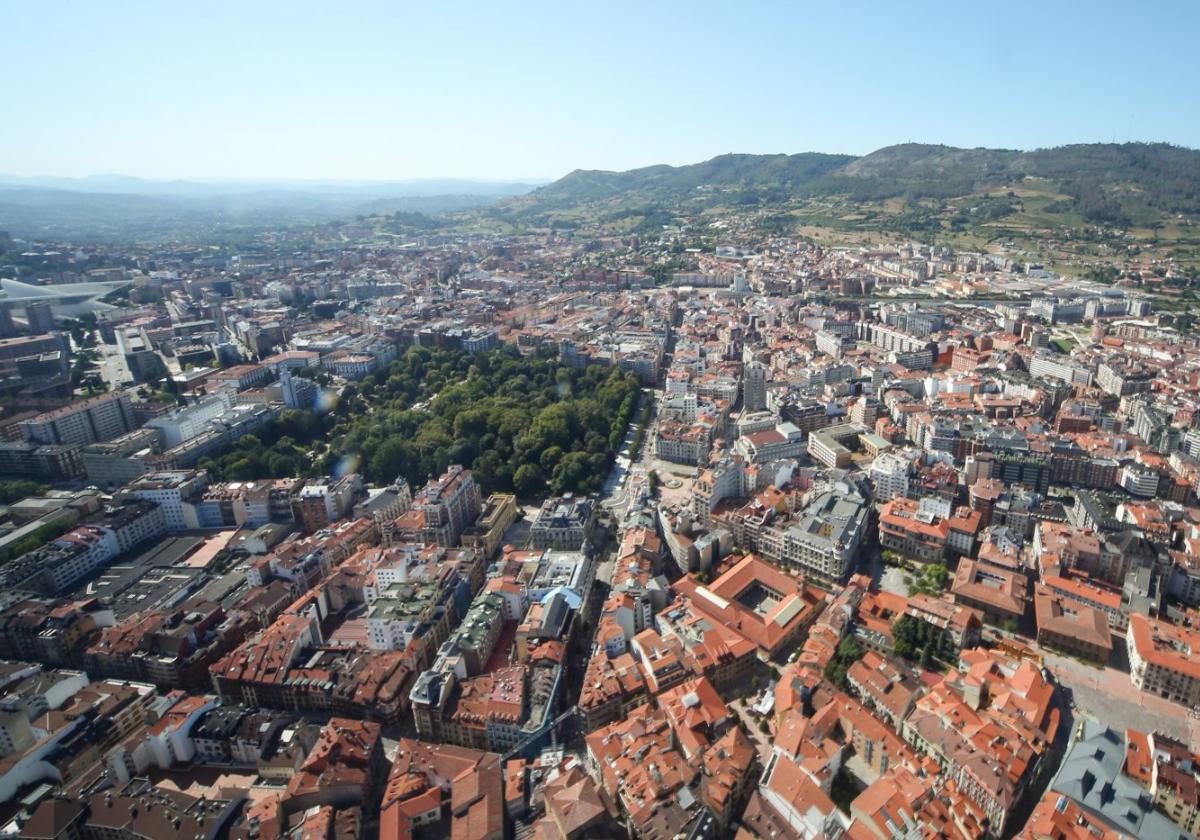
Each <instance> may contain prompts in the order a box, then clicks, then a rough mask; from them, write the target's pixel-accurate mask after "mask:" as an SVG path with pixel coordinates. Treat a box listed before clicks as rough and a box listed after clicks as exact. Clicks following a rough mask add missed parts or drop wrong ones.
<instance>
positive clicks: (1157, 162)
mask: <svg viewBox="0 0 1200 840" xmlns="http://www.w3.org/2000/svg"><path fill="white" fill-rule="evenodd" d="M1026 177H1034V178H1042V179H1046V180H1049V181H1053V182H1055V183H1056V185H1057V187H1058V189H1059V190H1060V191H1061V192H1062V193H1063V194H1065V196H1066V197H1067V200H1066V202H1065V203H1064V206H1063V207H1062V208H1061V209H1063V210H1068V209H1069V210H1073V211H1075V212H1078V213H1079V215H1080V216H1081V217H1082V218H1083V219H1085V220H1091V221H1108V222H1114V223H1123V222H1131V221H1139V220H1144V219H1146V218H1147V217H1149V216H1153V215H1155V214H1162V213H1184V214H1189V215H1194V214H1200V151H1196V150H1194V149H1186V148H1181V147H1178V146H1171V145H1168V144H1165V143H1122V144H1111V143H1091V144H1080V145H1072V146H1061V147H1058V148H1053V149H1038V150H1035V151H1030V152H1022V151H1013V150H1007V149H957V148H953V147H951V146H935V145H924V144H918V143H907V144H904V145H899V146H888V147H887V148H883V149H879V150H878V151H875V152H872V153H870V154H868V155H865V156H863V157H854V156H851V155H830V154H816V153H804V154H795V155H743V154H728V155H721V156H720V157H715V158H713V159H712V160H708V161H705V162H703V163H697V164H691V165H688V166H678V167H675V166H649V167H645V168H643V169H633V170H630V171H628V172H605V171H597V170H576V171H574V172H572V173H570V174H569V175H566V176H565V177H563V178H560V179H559V180H557V181H554V182H553V183H551V184H547V185H546V186H544V187H539V188H538V189H536V190H533V191H532V192H530V193H527V194H525V195H522V196H519V197H515V198H511V199H507V200H505V201H504V202H503V204H502V207H503V208H504V209H505V210H507V211H508V212H509V213H511V214H513V215H514V216H516V217H520V218H525V219H536V218H538V217H539V216H546V215H551V216H552V215H554V212H555V211H561V210H564V209H567V208H571V209H573V210H575V211H578V210H579V209H580V208H586V207H588V206H593V207H596V208H598V209H607V210H608V211H610V212H611V211H612V209H613V205H615V204H619V203H625V204H630V203H633V204H642V205H665V206H670V205H673V204H677V203H679V202H688V203H690V204H691V205H694V206H696V207H699V208H703V207H706V206H716V205H734V206H736V205H742V206H754V205H772V204H781V203H784V202H787V201H789V200H792V199H797V198H811V197H818V196H844V197H846V198H849V199H852V200H860V201H872V200H882V199H887V198H892V197H897V196H904V197H908V198H915V199H921V198H942V199H947V198H954V197H958V196H967V195H972V194H976V193H979V192H981V191H985V190H988V189H991V190H995V189H998V188H1004V187H1007V186H1011V185H1016V184H1018V183H1019V182H1021V181H1022V180H1023V179H1025V178H1026Z"/></svg>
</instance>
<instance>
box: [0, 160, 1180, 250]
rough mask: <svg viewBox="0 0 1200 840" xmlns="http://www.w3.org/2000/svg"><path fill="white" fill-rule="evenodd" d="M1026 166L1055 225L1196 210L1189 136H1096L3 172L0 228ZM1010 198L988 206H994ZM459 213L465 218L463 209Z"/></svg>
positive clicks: (615, 204)
mask: <svg viewBox="0 0 1200 840" xmlns="http://www.w3.org/2000/svg"><path fill="white" fill-rule="evenodd" d="M1029 178H1034V179H1038V183H1037V185H1036V186H1037V188H1038V189H1039V190H1041V195H1042V197H1043V198H1042V203H1041V205H1039V208H1038V209H1039V212H1042V214H1043V215H1042V217H1041V219H1042V221H1043V222H1044V221H1045V220H1052V222H1050V223H1052V224H1056V225H1057V224H1062V225H1068V226H1070V225H1078V224H1081V223H1084V222H1109V223H1113V224H1139V225H1157V224H1159V223H1160V222H1161V221H1162V220H1163V218H1164V217H1165V216H1168V215H1171V214H1182V215H1186V216H1191V217H1200V151H1197V150H1194V149H1187V148H1182V147H1179V146H1171V145H1168V144H1165V143H1122V144H1114V143H1091V144H1079V145H1071V146H1060V147H1058V148H1053V149H1037V150H1035V151H1028V152H1023V151H1015V150H1009V149H958V148H953V147H951V146H935V145H924V144H917V143H907V144H904V145H899V146H888V147H887V148H883V149H879V150H878V151H875V152H872V153H870V154H868V155H864V156H862V157H855V156H853V155H835V154H820V153H814V152H807V153H803V154H794V155H783V154H779V155H746V154H727V155H721V156H719V157H715V158H713V159H712V160H708V161H704V162H703V163H696V164H691V165H687V166H666V165H661V166H648V167H645V168H642V169H633V170H629V171H627V172H607V171H599V170H576V171H574V172H571V173H570V174H568V175H566V176H564V177H562V178H560V179H559V180H557V181H554V182H552V183H549V184H544V185H541V186H538V185H535V184H530V183H521V182H508V181H467V180H452V179H429V180H416V181H380V182H363V181H355V182H349V181H265V180H263V181H200V180H191V181H187V180H182V181H150V180H143V179H140V178H131V177H127V176H122V175H97V176H92V177H88V178H50V177H42V178H20V177H16V176H10V175H0V230H7V231H9V232H10V233H12V234H14V235H16V236H21V237H43V238H62V239H73V238H78V239H128V238H148V237H156V236H159V237H161V236H170V237H180V236H183V237H197V236H199V237H202V236H204V235H207V234H211V233H213V232H214V231H216V232H221V231H229V230H235V231H236V230H241V229H252V228H256V227H263V226H271V225H286V224H303V223H308V222H319V221H329V220H331V219H345V218H350V217H354V216H357V215H368V214H372V213H404V214H414V213H420V214H426V215H429V214H438V213H445V212H454V211H462V210H475V209H478V210H479V211H480V212H483V213H485V214H487V215H489V216H493V217H498V218H500V219H503V220H507V221H510V222H513V223H519V224H523V225H530V224H532V225H542V224H555V225H563V226H570V225H576V226H577V225H579V224H580V223H581V222H583V221H585V220H586V219H588V218H589V217H590V218H592V219H595V220H599V221H617V222H619V221H620V220H621V219H623V218H632V217H634V216H636V217H637V218H639V219H641V220H642V221H641V223H640V224H641V225H642V228H643V229H646V230H657V229H660V227H659V226H660V225H661V224H664V223H667V222H669V221H670V219H671V218H672V216H673V215H683V214H688V213H693V212H702V211H704V210H707V209H710V208H720V207H725V208H732V209H754V208H773V207H780V208H782V207H786V206H788V205H794V204H795V203H796V202H803V201H806V200H818V201H819V200H825V199H832V200H835V201H838V202H841V203H842V204H850V205H856V204H858V205H869V204H870V203H872V202H882V201H884V200H886V199H891V198H897V197H900V198H904V199H906V200H907V201H908V203H909V204H910V206H911V204H912V203H913V202H921V201H925V200H930V199H931V200H934V201H942V202H948V201H951V200H953V199H956V198H960V197H966V196H980V195H982V194H984V193H992V194H995V193H996V191H1001V192H1003V191H1006V190H1012V189H1021V188H1022V187H1023V186H1024V187H1030V182H1029V181H1028V179H1029ZM1048 196H1050V197H1048ZM1014 200H1016V199H1014ZM975 203H976V202H974V201H973V202H972V204H975ZM1010 211H1011V208H1008V207H992V208H989V212H992V213H995V214H1000V213H1006V212H1010ZM839 212H846V211H845V210H842V211H839ZM414 218H415V221H417V222H419V223H421V224H422V225H425V226H434V225H435V223H432V222H430V221H429V220H427V219H421V218H420V217H414ZM457 221H458V223H460V224H470V217H466V218H461V217H460V218H459V219H458V220H457Z"/></svg>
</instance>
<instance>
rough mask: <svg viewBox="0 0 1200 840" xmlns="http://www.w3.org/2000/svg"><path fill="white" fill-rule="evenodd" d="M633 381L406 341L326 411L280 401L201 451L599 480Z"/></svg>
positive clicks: (590, 487)
mask: <svg viewBox="0 0 1200 840" xmlns="http://www.w3.org/2000/svg"><path fill="white" fill-rule="evenodd" d="M639 390H640V386H639V384H638V380H637V378H636V377H635V376H634V375H633V374H630V373H627V372H625V371H621V370H619V369H616V368H609V367H589V368H587V369H584V370H576V369H573V368H569V367H566V366H564V365H561V364H559V363H558V362H557V361H554V360H551V359H548V358H540V357H522V356H520V355H519V354H518V353H517V352H516V351H515V350H512V349H511V348H505V349H500V350H493V351H491V352H488V353H474V354H473V353H466V352H462V351H455V350H440V349H430V348H426V347H414V348H411V349H409V350H408V351H407V352H406V353H405V354H404V355H403V356H401V357H400V358H399V359H397V360H396V361H394V362H392V364H391V365H389V366H388V367H387V368H386V369H385V370H380V371H377V372H375V373H373V374H371V375H370V376H368V377H366V378H365V379H364V380H363V381H362V382H360V383H358V384H356V385H348V386H346V388H345V389H344V390H343V392H342V395H341V399H340V400H339V401H338V403H337V406H336V407H335V408H334V410H333V412H332V413H330V414H328V415H325V416H321V417H318V416H317V415H315V414H314V413H312V412H307V411H286V412H284V413H283V415H282V416H281V417H280V419H279V421H277V422H276V423H274V424H271V425H270V426H268V427H265V428H263V429H261V430H259V432H258V433H256V434H255V435H252V436H250V435H248V436H246V437H245V438H243V440H242V441H240V442H239V444H238V445H237V446H236V447H235V448H234V449H233V450H232V451H231V452H229V453H227V454H226V455H224V456H222V457H221V458H220V459H217V460H215V461H207V462H203V463H202V466H206V467H208V468H209V469H211V470H213V471H214V472H215V473H217V475H218V476H219V477H221V478H226V479H247V478H257V477H267V476H273V477H280V476H285V475H300V474H324V473H332V472H338V471H349V470H357V471H358V472H361V473H362V474H363V475H364V476H365V477H366V479H367V480H368V481H369V482H372V483H386V482H390V481H392V480H394V479H395V478H397V477H404V478H405V479H407V480H408V482H409V483H410V484H411V485H412V486H414V487H419V486H421V485H422V484H424V482H425V481H426V480H427V479H428V478H429V477H430V476H434V475H439V474H440V473H442V472H443V471H444V470H445V469H446V467H447V466H449V465H450V464H464V465H468V466H470V468H471V469H472V471H473V472H474V474H475V478H476V481H478V482H479V484H480V486H481V489H482V490H483V492H484V493H489V492H492V491H514V490H515V491H516V492H517V493H518V494H519V495H521V496H525V497H530V496H537V495H540V494H542V493H545V492H547V491H552V492H555V493H562V492H567V491H572V492H580V493H583V492H594V491H596V490H599V489H600V487H601V485H602V483H603V481H604V476H605V474H606V473H607V471H608V467H609V466H610V464H611V462H612V457H613V452H614V450H615V449H616V448H617V447H618V446H620V443H621V439H622V437H623V436H624V434H625V429H626V427H627V426H628V424H629V421H630V419H631V418H632V416H633V411H634V407H635V406H636V404H637V399H638V393H639Z"/></svg>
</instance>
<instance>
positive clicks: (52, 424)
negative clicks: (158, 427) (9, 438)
mask: <svg viewBox="0 0 1200 840" xmlns="http://www.w3.org/2000/svg"><path fill="white" fill-rule="evenodd" d="M20 427H21V436H22V437H23V438H24V439H25V440H28V441H32V442H33V443H43V444H58V445H60V446H61V445H65V444H79V445H81V446H82V445H84V444H88V443H100V442H102V441H106V440H112V439H113V438H115V437H120V436H121V435H123V434H125V433H126V432H129V431H132V430H133V429H135V428H137V423H136V422H135V420H134V416H133V405H132V404H131V403H130V401H129V395H128V394H127V393H126V392H124V391H117V392H114V393H111V394H101V395H100V396H98V397H92V398H91V399H87V400H83V401H82V402H77V403H73V404H71V405H67V406H63V407H62V408H56V409H54V410H53V411H47V412H46V413H45V414H39V415H38V416H37V417H33V418H30V419H29V420H23V421H21V424H20Z"/></svg>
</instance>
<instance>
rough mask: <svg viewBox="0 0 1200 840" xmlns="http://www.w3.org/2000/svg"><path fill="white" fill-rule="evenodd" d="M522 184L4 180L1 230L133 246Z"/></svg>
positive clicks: (459, 197)
mask: <svg viewBox="0 0 1200 840" xmlns="http://www.w3.org/2000/svg"><path fill="white" fill-rule="evenodd" d="M535 186H536V185H535V184H527V183H521V182H515V181H470V180H457V179H427V180H414V181H183V180H180V181H153V180H146V179H142V178H132V177H129V176H125V175H94V176H89V177H86V178H56V177H32V178H30V177H19V176H15V175H3V174H0V230H5V231H8V232H9V233H11V234H13V235H14V236H22V237H45V238H63V239H75V238H78V239H118V240H119V239H127V238H142V237H154V236H163V235H174V236H179V235H182V236H188V235H196V234H201V233H204V232H206V231H211V230H213V229H217V230H221V229H233V228H241V227H247V226H270V225H283V224H297V223H305V222H318V221H328V220H331V219H339V218H348V217H353V216H356V215H366V214H371V213H392V212H402V213H424V214H432V213H442V212H446V211H451V210H463V209H469V208H472V207H479V206H481V205H485V204H490V203H491V202H493V201H495V200H496V199H498V198H503V197H510V196H516V195H521V194H523V193H526V192H529V191H530V190H532V189H534V187H535Z"/></svg>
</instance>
